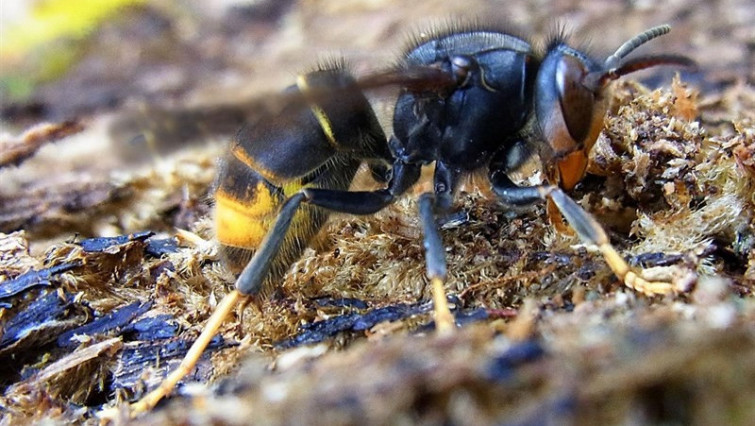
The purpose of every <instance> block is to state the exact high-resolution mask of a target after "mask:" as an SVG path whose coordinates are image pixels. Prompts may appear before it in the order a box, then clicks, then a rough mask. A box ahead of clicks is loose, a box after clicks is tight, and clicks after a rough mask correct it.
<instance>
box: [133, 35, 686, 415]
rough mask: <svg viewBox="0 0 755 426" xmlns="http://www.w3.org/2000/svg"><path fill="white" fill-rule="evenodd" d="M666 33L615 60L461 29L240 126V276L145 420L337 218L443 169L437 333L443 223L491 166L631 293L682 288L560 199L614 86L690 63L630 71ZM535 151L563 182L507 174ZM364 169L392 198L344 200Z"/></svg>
mask: <svg viewBox="0 0 755 426" xmlns="http://www.w3.org/2000/svg"><path fill="white" fill-rule="evenodd" d="M668 31H669V27H668V26H660V27H656V28H652V29H650V30H648V31H646V32H644V33H642V34H640V35H638V36H637V37H635V38H633V39H631V40H630V41H628V42H627V43H625V44H624V45H623V46H621V47H620V48H619V49H618V50H617V51H616V53H614V55H612V56H611V57H609V58H608V59H607V60H606V61H604V62H601V61H596V60H594V59H592V58H590V57H588V56H586V55H585V54H583V53H582V52H580V51H578V50H576V49H573V48H572V47H569V46H568V45H567V44H566V43H565V42H563V41H560V40H557V41H554V42H553V43H551V44H550V45H549V47H548V48H547V51H546V52H545V54H544V55H541V54H538V53H537V52H536V51H535V50H534V49H533V48H532V47H531V46H530V44H529V43H528V42H526V41H525V40H523V39H520V38H518V37H514V36H512V35H509V34H505V33H502V32H498V31H493V30H490V31H488V30H465V31H451V32H448V33H446V34H441V35H436V36H432V37H428V38H425V39H421V40H420V41H418V42H417V43H416V44H415V45H414V47H413V48H411V49H410V50H409V51H408V52H407V53H406V55H405V56H404V58H403V60H402V62H401V65H399V66H398V67H396V68H395V69H392V70H390V71H388V72H386V73H381V74H377V75H376V76H372V77H367V78H364V79H361V80H357V79H354V78H353V77H351V76H350V74H349V73H348V72H347V71H346V70H344V69H343V68H341V67H337V66H336V67H330V68H326V69H323V70H318V71H315V72H312V73H309V74H306V75H303V76H301V77H300V78H299V80H298V81H297V85H296V87H295V88H293V89H291V91H290V92H289V95H291V94H293V95H294V96H292V98H297V97H298V98H299V99H300V100H303V103H304V104H306V105H307V108H301V105H299V106H298V107H297V105H294V104H296V103H299V102H294V103H292V104H291V105H290V107H286V108H283V109H282V110H281V111H280V113H279V114H275V115H273V116H270V117H262V118H261V119H260V120H258V121H257V122H256V123H255V124H254V125H248V126H246V127H244V128H242V130H241V131H240V132H239V133H238V135H237V136H236V138H235V139H234V140H233V142H232V144H231V147H230V149H229V151H228V154H227V155H226V157H225V159H224V161H223V165H222V167H221V170H220V173H219V177H218V189H217V194H216V200H217V211H216V224H217V225H216V230H217V235H218V239H219V242H220V244H221V247H222V251H223V253H224V254H225V257H226V259H227V261H228V263H229V265H230V266H231V267H232V268H235V269H237V270H241V269H242V268H243V271H242V272H241V274H240V276H239V278H238V280H237V282H236V290H234V291H233V292H231V293H230V294H229V295H228V296H227V297H226V298H225V299H224V300H223V301H222V302H221V304H220V305H219V306H218V308H217V310H216V311H215V313H214V314H213V316H212V317H211V318H210V320H209V321H208V324H207V325H206V326H205V329H204V331H203V332H202V334H201V335H200V337H199V339H198V340H197V342H196V343H195V345H194V347H193V348H192V350H191V351H190V352H189V354H188V355H187V357H186V359H185V360H184V362H183V363H182V365H181V366H180V367H179V369H178V370H176V371H175V372H174V373H173V374H171V376H169V377H168V378H167V379H166V380H165V381H164V382H163V383H162V384H161V386H160V387H159V388H158V389H157V390H155V391H154V392H153V393H151V394H149V395H147V397H145V398H144V399H143V400H141V401H139V402H138V403H137V404H136V405H135V406H134V407H133V408H134V409H135V411H143V410H146V409H149V408H151V407H152V406H154V404H156V403H157V401H159V400H160V399H161V398H162V397H163V396H165V395H167V394H168V393H170V392H171V390H172V388H173V387H174V386H175V384H176V383H177V382H178V380H180V379H181V378H182V377H183V376H185V375H186V374H187V373H188V372H189V371H190V370H191V368H192V367H193V365H194V362H195V361H196V359H197V358H198V357H199V355H201V352H202V351H203V349H204V347H205V346H206V345H207V343H208V342H209V340H210V339H211V338H212V336H213V335H214V334H215V333H216V332H217V329H218V327H219V326H220V323H221V322H222V321H223V319H224V318H225V316H226V315H227V314H228V313H229V312H230V311H231V310H232V308H233V306H234V305H235V304H236V303H237V301H238V300H239V299H240V298H242V297H246V296H255V295H258V294H260V292H263V290H264V289H265V288H267V286H269V285H274V283H275V282H276V281H278V280H279V279H280V277H281V276H282V274H283V273H284V272H285V271H286V270H287V269H288V267H289V266H290V265H291V263H292V262H293V261H294V260H295V259H296V258H298V257H299V256H300V254H301V252H302V250H303V249H304V248H305V247H306V246H307V244H308V243H309V240H310V239H311V238H312V237H313V236H314V235H315V234H316V233H317V231H318V230H319V229H320V227H321V226H322V225H323V223H324V222H325V220H326V217H327V212H328V211H336V212H344V213H351V214H371V213H374V212H377V211H379V210H381V209H382V208H384V207H386V206H388V205H390V204H391V203H392V202H393V201H394V200H395V199H396V198H397V197H398V196H400V195H401V194H403V193H404V192H405V191H406V190H407V189H409V188H411V187H412V186H413V185H414V184H415V183H416V182H417V180H418V179H419V175H420V169H421V167H422V166H423V165H427V164H430V163H433V162H434V163H435V172H434V177H433V179H434V185H433V191H432V192H428V193H425V194H423V195H422V196H420V199H419V214H420V221H421V225H422V228H423V232H424V246H425V249H426V262H427V276H428V278H429V279H430V281H431V283H432V285H433V300H434V302H435V315H436V324H437V327H438V328H439V329H446V330H447V329H450V328H453V326H454V319H453V316H452V315H451V313H450V311H449V309H448V306H447V303H446V297H445V292H444V289H443V284H444V282H445V278H446V262H445V258H444V250H443V245H442V242H441V238H440V234H439V231H438V228H437V225H436V218H437V217H439V216H441V215H444V214H446V213H447V212H448V209H449V207H450V206H451V203H452V201H453V194H454V190H455V189H456V188H457V186H458V183H459V181H460V178H461V177H462V176H464V175H466V174H469V173H471V172H473V171H476V170H479V169H485V168H486V169H487V174H488V176H489V179H490V184H491V187H492V189H493V191H494V192H495V193H496V194H497V195H498V196H499V197H500V198H501V200H502V201H504V202H506V203H508V204H515V205H516V204H518V205H521V204H529V203H534V202H542V201H544V200H548V201H549V202H551V203H553V205H555V206H556V208H558V210H559V211H560V212H561V214H563V216H564V217H565V218H566V219H567V221H568V222H569V224H570V225H571V226H572V227H573V228H574V229H575V231H576V232H577V234H578V235H579V236H580V238H581V239H582V240H583V241H584V242H586V243H589V244H594V245H596V246H598V247H599V249H600V250H601V252H602V253H603V255H604V256H605V258H606V261H607V263H608V264H609V266H610V267H611V268H612V270H613V271H614V272H615V273H616V275H617V276H618V277H619V278H620V279H621V280H622V281H623V282H624V283H625V284H626V285H627V286H629V287H631V288H634V289H635V290H637V291H639V292H642V293H645V294H665V293H671V292H673V291H675V288H674V286H673V284H671V283H665V282H649V281H646V280H644V279H642V278H641V277H640V275H639V273H637V272H635V271H633V270H632V269H631V268H630V267H629V266H628V265H627V264H626V262H625V261H624V259H623V258H622V257H621V256H620V255H619V254H618V253H617V252H616V250H615V249H614V248H613V247H612V246H611V244H610V242H609V240H608V238H607V236H606V234H605V232H604V231H603V230H602V228H601V227H600V225H598V223H597V222H596V221H595V220H594V219H593V218H592V217H591V216H590V215H589V214H587V213H586V212H585V211H584V210H582V209H581V208H580V207H579V206H578V205H577V204H576V203H575V202H574V201H572V200H571V199H570V198H569V197H568V196H567V195H566V194H565V193H564V192H563V190H562V188H563V189H565V190H569V189H571V188H573V187H574V185H576V183H577V182H579V180H580V179H581V178H582V177H583V176H584V174H585V168H586V165H587V153H588V152H589V150H590V148H591V147H592V145H593V143H594V142H595V140H596V139H597V137H598V134H599V133H600V131H601V127H602V122H603V117H604V115H605V112H606V107H607V101H606V99H608V97H609V96H608V95H609V93H608V88H609V86H610V82H611V81H613V80H615V79H617V78H619V77H620V76H622V75H625V74H628V73H630V72H633V71H636V70H639V69H644V68H647V67H651V66H655V65H661V64H672V65H681V66H687V65H691V61H690V60H688V59H686V58H683V57H679V56H671V55H664V56H645V57H640V58H637V59H633V60H626V61H625V60H624V57H625V56H626V55H627V54H629V53H630V52H631V51H633V50H634V49H635V48H637V47H638V46H639V45H641V44H643V43H645V42H647V41H649V40H651V39H653V38H655V37H658V36H660V35H663V34H666V33H667V32H668ZM382 84H393V85H398V86H399V87H400V88H401V92H400V94H399V97H398V100H397V103H396V107H395V113H394V114H395V115H394V119H393V131H394V134H393V136H392V137H390V138H389V139H387V140H386V137H385V135H384V133H383V130H382V129H381V128H380V126H379V124H378V121H377V120H376V119H375V115H374V113H373V111H372V109H371V107H370V105H369V103H368V102H367V100H366V98H365V97H364V95H363V93H362V89H366V88H371V87H373V86H379V85H382ZM534 153H538V154H539V155H540V157H541V158H542V159H543V160H544V162H545V164H546V167H547V169H548V170H549V173H548V175H549V176H550V178H551V183H552V184H546V185H541V186H533V187H519V186H516V185H515V184H514V183H513V182H512V181H511V180H510V179H509V177H508V174H509V173H510V172H512V171H515V170H516V169H517V168H518V167H520V166H521V165H522V164H523V163H524V162H525V161H526V160H528V159H529V158H531V156H532V155H533V154H534ZM363 162H367V163H368V164H370V165H371V167H372V170H373V172H374V173H373V174H374V175H375V176H378V177H379V178H381V179H382V180H384V181H385V182H386V185H385V188H384V189H379V190H376V191H362V192H352V191H348V190H347V188H348V187H349V184H350V183H351V180H352V179H353V177H354V174H355V172H356V170H357V168H358V167H359V165H360V164H361V163H363ZM250 258H251V260H250V261H248V263H247V260H248V259H250Z"/></svg>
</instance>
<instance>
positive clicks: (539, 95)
mask: <svg viewBox="0 0 755 426" xmlns="http://www.w3.org/2000/svg"><path fill="white" fill-rule="evenodd" d="M670 30H671V28H670V27H669V26H668V25H662V26H658V27H655V28H651V29H649V30H647V31H645V32H643V33H642V34H639V35H637V36H635V37H633V38H632V39H630V40H628V41H627V42H625V43H624V44H623V45H621V47H619V49H618V50H616V52H615V53H614V54H613V55H611V56H609V57H608V59H606V60H605V62H603V63H600V62H598V61H595V60H593V59H591V58H589V57H588V56H587V55H585V54H584V53H582V52H580V51H578V50H576V49H574V48H572V47H569V46H568V45H566V44H565V43H564V42H562V41H557V42H555V43H552V44H551V46H550V47H549V48H548V51H547V53H546V55H545V58H544V59H543V62H542V63H541V65H540V69H539V70H538V73H537V77H536V82H535V114H536V118H537V122H538V125H539V127H540V131H541V134H542V136H543V138H544V139H545V142H547V145H548V147H549V148H550V152H551V153H552V156H550V159H551V161H550V162H551V165H552V167H553V170H552V172H551V174H552V175H553V176H552V178H554V179H556V181H557V182H554V183H558V184H559V186H561V187H562V188H564V189H566V190H570V189H572V188H574V186H575V185H576V184H577V183H578V182H579V181H580V180H581V179H582V177H584V175H585V170H586V169H587V157H588V154H589V152H590V149H591V148H592V146H593V144H594V143H595V141H596V140H597V138H598V135H599V134H600V131H601V130H602V128H603V118H604V116H605V113H606V109H607V108H608V99H609V97H610V91H609V86H610V83H611V82H612V81H614V80H616V79H618V78H619V77H621V76H623V75H626V74H629V73H632V72H635V71H639V70H642V69H645V68H649V67H653V66H657V65H679V66H693V65H694V62H692V61H691V60H690V59H688V58H685V57H682V56H676V55H656V56H641V57H637V58H634V59H629V60H626V61H625V60H624V57H625V56H627V55H628V54H629V53H631V52H632V51H633V50H635V49H636V48H637V47H639V46H641V45H642V44H644V43H646V42H648V41H650V40H652V39H654V38H656V37H659V36H662V35H664V34H666V33H668V32H669V31H670Z"/></svg>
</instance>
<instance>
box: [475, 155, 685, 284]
mask: <svg viewBox="0 0 755 426" xmlns="http://www.w3.org/2000/svg"><path fill="white" fill-rule="evenodd" d="M521 148H522V145H514V146H513V147H512V148H511V150H510V151H509V153H508V154H506V153H504V155H503V156H500V155H499V156H497V158H496V159H494V160H493V161H492V162H491V169H490V172H489V178H490V182H491V184H492V186H493V191H494V192H495V193H496V194H497V195H498V196H499V197H500V199H501V200H502V201H503V202H504V203H506V204H510V205H520V206H521V205H528V204H533V203H536V202H542V201H548V200H550V201H551V202H552V203H553V204H554V205H555V206H556V208H557V209H558V210H559V212H560V213H561V214H562V215H563V216H564V218H566V221H567V222H568V223H569V225H570V226H571V227H572V228H573V229H574V230H575V231H576V233H577V235H578V236H579V239H580V240H582V242H584V243H585V244H591V245H595V246H597V247H598V249H599V250H600V252H601V253H602V254H603V258H604V259H605V260H606V263H607V264H608V266H609V267H610V268H611V270H612V271H613V273H614V274H616V276H617V277H618V278H619V279H620V280H621V281H622V282H623V283H624V285H626V286H627V287H629V288H631V289H633V290H635V291H638V292H640V293H643V294H645V295H648V296H652V295H658V294H670V293H674V292H676V291H678V289H676V288H675V286H674V285H673V284H672V283H668V282H659V281H649V280H646V279H644V278H642V274H641V271H635V270H633V269H632V268H631V267H630V266H629V264H627V262H626V261H625V260H624V258H623V257H621V255H620V254H619V253H618V251H616V249H615V248H614V247H613V245H612V244H611V241H610V240H609V239H608V235H607V234H606V232H605V231H604V230H603V228H602V227H601V226H600V224H599V223H598V222H597V221H596V220H595V219H594V218H593V217H592V216H591V215H590V214H589V213H587V212H586V211H585V210H584V209H582V207H580V206H579V205H578V204H577V203H576V202H574V200H572V199H571V197H569V196H568V195H567V194H566V193H565V192H564V191H563V190H562V189H561V188H559V187H557V186H553V185H540V186H517V185H516V184H514V182H512V181H511V179H510V178H509V177H508V175H507V173H508V172H509V171H510V170H511V169H512V168H513V167H515V166H517V165H518V164H520V163H521V161H522V159H523V158H524V157H523V156H521V155H519V153H518V152H516V151H517V150H519V149H521ZM511 151H514V152H513V153H512V152H511ZM507 157H508V158H507ZM512 159H514V160H512Z"/></svg>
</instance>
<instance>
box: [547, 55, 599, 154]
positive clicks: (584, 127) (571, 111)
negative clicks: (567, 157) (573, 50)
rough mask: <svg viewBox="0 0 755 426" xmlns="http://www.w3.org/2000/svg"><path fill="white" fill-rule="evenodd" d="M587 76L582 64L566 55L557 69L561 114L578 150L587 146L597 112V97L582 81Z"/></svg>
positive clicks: (557, 87)
mask: <svg viewBox="0 0 755 426" xmlns="http://www.w3.org/2000/svg"><path fill="white" fill-rule="evenodd" d="M586 74H587V70H585V68H584V66H583V65H582V63H581V62H580V61H579V60H578V59H577V58H575V57H573V56H569V55H564V56H562V57H561V60H560V61H559V62H558V67H557V68H556V89H557V91H558V101H559V104H560V107H561V114H562V116H563V119H564V124H565V125H566V130H567V131H568V132H569V135H570V136H571V138H572V140H574V142H575V143H576V146H577V148H582V147H584V145H585V142H588V141H586V139H587V137H588V135H589V134H590V129H591V128H592V124H593V119H594V118H595V117H594V113H593V112H594V110H595V108H594V107H595V95H594V94H593V92H592V91H590V90H589V89H587V88H586V87H585V86H584V85H583V84H582V80H583V78H584V77H585V75H586Z"/></svg>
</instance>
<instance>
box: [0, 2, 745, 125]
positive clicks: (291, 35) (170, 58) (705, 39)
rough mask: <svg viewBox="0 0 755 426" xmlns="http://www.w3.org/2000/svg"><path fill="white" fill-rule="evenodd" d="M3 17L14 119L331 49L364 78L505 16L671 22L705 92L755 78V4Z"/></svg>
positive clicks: (0, 46) (629, 27)
mask: <svg viewBox="0 0 755 426" xmlns="http://www.w3.org/2000/svg"><path fill="white" fill-rule="evenodd" d="M0 15H1V16H0V117H1V118H2V121H3V122H4V124H5V126H11V127H18V126H23V125H27V124H29V123H33V122H36V121H40V120H62V119H69V118H73V117H82V116H87V115H92V114H98V113H100V112H109V111H116V110H118V109H120V108H123V107H125V106H134V105H140V104H149V105H162V106H179V107H188V106H194V105H208V104H217V103H234V102H242V101H244V100H246V99H248V98H249V97H250V96H255V95H257V94H259V93H265V92H275V91H277V90H278V89H280V88H281V87H284V86H285V85H287V84H289V83H290V82H291V81H292V78H293V77H294V76H295V75H296V73H298V72H300V71H302V70H306V69H308V68H310V67H312V64H315V63H317V62H318V61H319V60H322V59H323V58H329V57H333V56H336V57H338V56H343V57H345V58H347V60H348V61H349V62H350V63H351V64H352V65H353V66H354V68H355V69H356V71H357V72H359V73H362V72H366V71H368V70H371V69H375V68H379V67H382V66H385V65H386V64H389V63H390V62H391V61H393V60H394V58H395V57H396V56H397V55H399V54H400V52H401V51H402V49H403V47H404V46H405V45H406V42H407V40H408V39H409V36H410V35H411V34H416V33H417V32H419V31H423V30H426V29H428V28H433V27H438V26H441V27H442V26H443V25H444V24H445V23H446V22H448V21H452V22H453V21H462V22H468V21H474V20H482V21H486V22H496V23H497V22H509V23H510V26H511V27H512V28H517V29H518V32H519V33H521V34H524V35H526V36H530V35H531V36H532V39H533V40H534V41H535V42H536V43H540V42H542V41H543V40H547V38H548V36H549V35H551V34H553V33H554V29H556V28H561V27H563V28H565V29H566V31H567V32H568V33H572V34H574V35H575V36H574V37H575V39H576V40H578V41H580V42H585V43H587V45H588V46H590V47H591V50H592V51H593V52H595V54H597V55H605V54H607V53H610V52H611V51H612V50H613V49H615V48H616V47H618V45H619V44H620V43H621V42H623V41H624V40H626V39H627V38H628V37H630V36H631V35H634V34H636V33H638V32H640V31H642V30H644V29H646V28H648V27H651V26H654V25H658V24H661V23H670V24H671V25H672V27H673V30H672V33H671V34H670V35H668V36H666V37H663V38H661V39H659V40H657V41H654V42H653V43H652V44H651V45H650V46H648V47H647V49H650V50H652V51H654V52H674V53H681V54H685V55H689V56H690V57H692V58H694V59H695V60H696V61H698V62H699V64H700V65H701V70H702V72H701V73H697V74H694V75H689V76H687V77H686V80H688V81H691V82H692V83H693V84H694V85H696V86H698V87H700V88H701V89H702V90H703V91H704V92H707V91H715V90H719V89H721V88H722V87H724V86H727V85H733V84H738V83H748V84H751V83H752V82H753V81H755V7H753V3H752V1H751V0H705V1H689V0H672V1H645V0H638V1H615V0H597V1H591V2H578V1H572V0H528V1H527V0H506V1H497V0H468V1H464V2H449V1H440V0H425V1H416V2H411V3H407V2H403V1H399V0H339V1H328V0H300V1H294V0H257V1H233V0H213V1H160V2H156V1H145V0H107V1H94V0H84V1H77V2H67V1H63V0H30V1H3V2H2V4H1V5H0ZM638 78H640V77H638ZM641 78H643V79H644V80H645V81H646V82H647V83H650V84H651V85H652V84H657V83H658V82H659V80H653V78H652V77H650V76H648V75H643V76H641Z"/></svg>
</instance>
